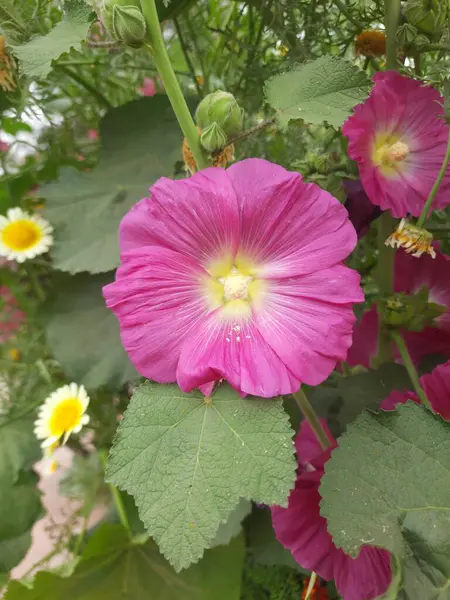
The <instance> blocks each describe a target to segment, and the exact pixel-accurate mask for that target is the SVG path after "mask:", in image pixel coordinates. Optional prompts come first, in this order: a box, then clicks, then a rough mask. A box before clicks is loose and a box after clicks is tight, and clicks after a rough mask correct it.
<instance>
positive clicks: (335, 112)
mask: <svg viewBox="0 0 450 600" xmlns="http://www.w3.org/2000/svg"><path fill="white" fill-rule="evenodd" d="M370 85H371V82H370V79H369V78H368V76H367V75H366V73H365V72H364V71H361V69H359V68H358V67H356V66H355V65H352V64H351V63H349V62H347V61H346V60H344V59H343V58H339V57H337V56H322V57H321V58H318V59H317V60H314V61H312V62H308V63H305V64H301V65H297V66H295V67H294V68H293V69H292V70H291V71H287V72H286V73H282V74H281V75H275V76H274V77H272V78H271V79H269V80H268V81H267V82H266V85H265V96H266V99H267V102H268V103H269V104H270V105H271V106H272V108H274V109H275V111H276V115H277V120H278V123H279V125H280V127H282V128H285V127H287V125H288V123H289V121H291V120H292V119H303V120H304V121H306V122H307V123H314V124H319V123H323V122H327V123H329V124H330V125H333V126H334V127H340V126H341V125H342V124H343V122H344V121H345V120H346V119H347V117H349V116H350V113H351V110H352V108H353V107H354V106H355V104H358V103H360V102H362V101H363V100H365V98H366V97H367V95H368V93H369V89H370Z"/></svg>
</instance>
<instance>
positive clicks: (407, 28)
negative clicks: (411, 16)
mask: <svg viewBox="0 0 450 600" xmlns="http://www.w3.org/2000/svg"><path fill="white" fill-rule="evenodd" d="M417 34H418V31H417V28H416V27H414V25H411V23H404V24H403V25H400V27H399V28H398V29H397V33H396V38H397V42H398V43H399V45H400V46H401V47H402V48H405V47H408V46H411V44H412V43H413V42H414V40H415V39H416V37H417Z"/></svg>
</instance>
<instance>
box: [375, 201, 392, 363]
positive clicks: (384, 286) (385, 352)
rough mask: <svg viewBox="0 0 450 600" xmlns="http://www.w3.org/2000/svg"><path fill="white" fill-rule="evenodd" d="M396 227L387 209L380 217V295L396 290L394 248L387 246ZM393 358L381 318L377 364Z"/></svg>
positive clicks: (378, 274) (377, 269)
mask: <svg viewBox="0 0 450 600" xmlns="http://www.w3.org/2000/svg"><path fill="white" fill-rule="evenodd" d="M393 228H394V221H393V219H392V216H391V213H390V212H389V211H385V212H384V213H383V214H382V215H381V217H380V218H379V219H378V244H377V245H378V263H377V268H376V271H375V279H376V282H377V284H378V289H379V291H380V295H382V296H390V295H391V294H392V292H393V291H394V254H395V253H394V249H393V248H391V247H390V246H386V243H385V242H386V240H387V238H388V237H389V236H390V235H391V233H392V231H393ZM390 360H392V344H391V339H390V337H389V335H388V333H387V332H386V331H385V329H384V327H383V323H382V320H381V319H379V330H378V355H377V364H378V365H381V364H383V363H385V362H389V361H390Z"/></svg>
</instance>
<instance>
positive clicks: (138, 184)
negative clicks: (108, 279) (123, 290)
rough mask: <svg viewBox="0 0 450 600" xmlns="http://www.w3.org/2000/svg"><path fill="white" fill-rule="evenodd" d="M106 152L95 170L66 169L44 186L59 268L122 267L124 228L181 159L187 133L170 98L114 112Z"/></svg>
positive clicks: (104, 135) (106, 125) (104, 129)
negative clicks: (152, 188) (120, 233)
mask: <svg viewBox="0 0 450 600" xmlns="http://www.w3.org/2000/svg"><path fill="white" fill-rule="evenodd" d="M100 133H101V140H102V150H101V155H100V160H99V163H98V165H97V167H96V168H95V169H93V171H92V172H90V173H87V172H79V171H76V170H75V169H71V168H66V169H63V170H62V172H61V174H60V177H59V179H58V181H57V182H55V183H50V184H48V185H46V186H43V187H42V188H41V190H40V194H41V195H42V196H43V197H45V198H46V205H45V210H44V214H45V217H46V218H47V219H48V220H49V221H50V222H51V224H52V225H53V226H54V227H55V232H54V246H53V248H52V250H51V254H52V258H53V264H54V267H55V268H56V269H59V270H61V271H66V272H68V273H72V274H74V273H79V272H81V271H88V272H89V273H104V272H106V271H110V270H112V269H115V268H116V267H117V266H118V265H119V263H120V260H119V243H118V230H119V224H120V221H121V220H122V218H123V217H124V215H125V214H126V213H127V212H128V211H129V210H130V208H131V207H132V206H133V204H135V203H136V202H137V201H138V200H140V199H141V198H143V197H145V196H146V195H148V188H149V187H150V186H151V185H152V183H154V182H155V181H156V180H157V179H158V178H159V177H161V176H163V175H166V176H170V175H171V174H172V173H173V171H174V165H175V162H176V160H177V159H179V158H180V157H181V134H180V129H179V126H178V123H177V120H176V118H175V116H174V114H173V110H172V108H171V106H170V102H169V100H168V99H167V96H163V95H158V96H155V97H154V98H145V99H142V100H138V101H135V102H131V103H130V104H127V105H125V106H122V107H120V108H117V109H114V110H112V111H110V112H109V113H108V114H107V116H106V117H105V119H104V120H103V121H102V125H101V128H100Z"/></svg>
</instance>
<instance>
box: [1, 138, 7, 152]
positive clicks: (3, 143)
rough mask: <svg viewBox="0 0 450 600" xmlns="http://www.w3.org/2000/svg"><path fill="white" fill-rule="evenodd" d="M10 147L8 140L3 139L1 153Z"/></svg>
mask: <svg viewBox="0 0 450 600" xmlns="http://www.w3.org/2000/svg"><path fill="white" fill-rule="evenodd" d="M8 148H9V144H8V143H7V142H4V141H3V140H0V152H1V153H4V152H8Z"/></svg>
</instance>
